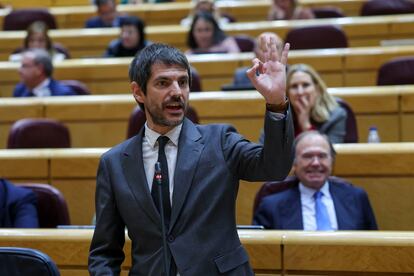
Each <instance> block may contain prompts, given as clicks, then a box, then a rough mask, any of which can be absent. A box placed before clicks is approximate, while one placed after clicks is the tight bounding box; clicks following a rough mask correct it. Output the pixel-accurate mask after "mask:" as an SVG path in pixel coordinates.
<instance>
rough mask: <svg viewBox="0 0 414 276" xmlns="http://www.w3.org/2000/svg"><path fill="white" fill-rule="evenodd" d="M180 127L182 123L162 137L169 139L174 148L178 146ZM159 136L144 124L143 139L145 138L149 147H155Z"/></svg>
mask: <svg viewBox="0 0 414 276" xmlns="http://www.w3.org/2000/svg"><path fill="white" fill-rule="evenodd" d="M182 127H183V123H181V124H179V125H178V126H176V127H174V128H173V129H171V130H170V131H169V132H167V133H166V134H164V136H167V137H168V138H169V139H170V141H171V142H172V143H173V144H174V146H178V138H179V137H180V133H181V128H182ZM160 136H161V134H159V133H158V132H156V131H154V130H152V129H150V128H149V127H148V124H147V123H145V138H147V141H148V143H149V144H150V145H151V147H155V143H156V142H157V139H158V137H160Z"/></svg>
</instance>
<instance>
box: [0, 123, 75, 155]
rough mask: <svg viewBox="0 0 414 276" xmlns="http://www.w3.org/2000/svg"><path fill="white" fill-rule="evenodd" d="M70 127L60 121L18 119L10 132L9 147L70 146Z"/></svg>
mask: <svg viewBox="0 0 414 276" xmlns="http://www.w3.org/2000/svg"><path fill="white" fill-rule="evenodd" d="M70 146H71V143H70V134H69V129H68V128H67V127H66V126H65V125H64V124H62V123H61V122H59V121H56V120H53V119H46V118H29V119H21V120H18V121H16V122H15V123H14V124H13V125H12V127H11V129H10V132H9V137H8V141H7V148H9V149H18V148H69V147H70Z"/></svg>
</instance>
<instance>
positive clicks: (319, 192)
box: [313, 191, 323, 200]
mask: <svg viewBox="0 0 414 276" xmlns="http://www.w3.org/2000/svg"><path fill="white" fill-rule="evenodd" d="M313 196H314V197H315V200H316V199H321V198H322V196H323V193H322V192H321V191H317V192H315V193H314V194H313Z"/></svg>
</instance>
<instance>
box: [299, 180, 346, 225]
mask: <svg viewBox="0 0 414 276" xmlns="http://www.w3.org/2000/svg"><path fill="white" fill-rule="evenodd" d="M299 191H300V201H301V205H302V220H303V229H304V230H307V231H315V230H316V216H315V198H314V194H315V192H317V190H314V189H311V188H309V187H306V186H305V185H303V184H302V183H299ZM320 191H321V192H322V193H323V197H322V202H323V204H325V206H326V209H327V211H328V215H329V221H330V223H331V228H332V229H333V230H338V221H337V220H336V213H335V206H334V202H333V200H332V196H331V193H330V192H329V182H328V181H326V182H325V184H324V185H323V186H322V188H321V189H320Z"/></svg>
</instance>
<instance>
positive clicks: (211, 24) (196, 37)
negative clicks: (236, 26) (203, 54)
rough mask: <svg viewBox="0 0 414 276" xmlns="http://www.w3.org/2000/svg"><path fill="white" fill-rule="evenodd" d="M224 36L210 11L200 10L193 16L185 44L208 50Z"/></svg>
mask: <svg viewBox="0 0 414 276" xmlns="http://www.w3.org/2000/svg"><path fill="white" fill-rule="evenodd" d="M226 37H227V36H226V34H225V33H224V32H223V30H222V29H221V28H220V27H219V25H218V23H217V21H216V19H215V18H214V16H213V15H212V14H211V13H209V12H200V13H197V14H196V15H195V16H194V19H193V22H192V24H191V27H190V31H189V33H188V37H187V46H188V47H189V48H191V49H198V50H208V49H209V48H210V47H212V46H214V45H216V44H219V43H221V42H222V41H223V40H224V39H225V38H226Z"/></svg>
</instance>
